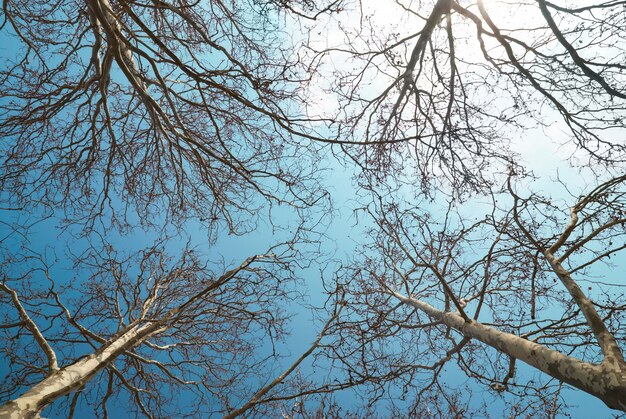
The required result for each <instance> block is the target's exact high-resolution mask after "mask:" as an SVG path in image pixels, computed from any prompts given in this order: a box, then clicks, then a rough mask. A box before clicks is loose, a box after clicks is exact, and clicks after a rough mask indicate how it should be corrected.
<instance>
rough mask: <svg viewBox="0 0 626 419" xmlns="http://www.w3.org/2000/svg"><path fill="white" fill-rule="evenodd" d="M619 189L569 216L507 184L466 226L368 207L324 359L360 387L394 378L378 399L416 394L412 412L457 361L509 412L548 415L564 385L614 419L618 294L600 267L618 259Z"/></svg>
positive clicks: (625, 310)
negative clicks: (337, 340) (336, 341)
mask: <svg viewBox="0 0 626 419" xmlns="http://www.w3.org/2000/svg"><path fill="white" fill-rule="evenodd" d="M625 188H626V177H624V176H621V177H618V178H613V179H611V180H609V181H607V182H605V183H602V184H600V185H598V186H597V187H595V188H594V189H592V190H591V191H590V192H589V193H587V194H584V195H580V196H578V197H576V196H573V197H572V198H573V199H575V201H574V204H573V205H571V206H570V207H569V208H568V207H567V206H566V205H563V204H561V203H560V202H558V203H557V201H556V200H555V199H554V198H553V199H547V198H544V197H542V196H540V195H535V194H533V195H531V196H527V197H522V196H520V195H518V193H517V192H515V189H514V187H513V181H512V179H511V178H510V179H509V183H508V186H507V187H506V188H505V190H504V191H503V192H502V194H501V195H500V196H498V197H497V198H498V200H497V201H495V200H494V204H493V205H494V206H493V209H492V211H491V212H490V213H488V214H487V215H486V216H485V217H483V218H477V219H474V220H471V221H470V218H469V217H468V215H467V214H468V213H467V212H464V211H463V210H462V209H459V207H458V206H457V205H456V204H451V205H450V206H449V207H448V209H447V211H443V213H441V214H440V215H434V214H429V212H428V211H427V210H426V209H420V208H416V207H415V205H414V204H413V203H409V205H404V204H399V203H398V202H388V201H387V202H386V201H385V200H383V199H382V198H381V199H379V201H378V204H377V205H376V206H372V207H370V213H371V215H373V216H374V217H375V220H376V227H375V228H373V229H372V237H373V239H374V240H373V242H372V243H371V245H370V246H369V247H367V248H365V250H364V251H363V254H362V259H363V260H362V261H358V262H357V263H355V264H354V266H353V268H352V269H350V270H347V271H346V272H345V275H344V281H345V282H346V284H345V286H346V289H347V290H348V291H347V295H348V297H346V298H347V301H348V302H349V304H348V310H349V311H350V312H351V313H350V316H349V317H348V318H351V319H352V323H351V324H350V325H349V327H346V328H345V330H341V331H340V333H341V336H342V337H343V338H344V339H345V342H346V343H345V344H344V345H343V347H342V350H341V352H337V353H336V354H335V355H334V356H335V358H337V359H339V360H341V361H343V362H344V363H345V364H346V365H350V366H352V368H354V369H355V370H357V371H360V374H362V375H364V376H366V375H368V374H372V373H379V374H380V371H387V374H390V375H391V374H393V373H395V377H394V379H393V382H391V383H387V384H386V385H387V386H389V388H390V390H388V391H390V392H392V394H393V391H397V392H398V393H400V394H401V395H403V396H404V397H411V396H410V395H411V394H417V401H416V404H415V408H418V407H419V406H420V402H421V403H425V402H427V400H428V398H427V395H428V394H429V393H428V392H429V391H432V390H433V389H438V388H441V387H445V379H446V378H445V377H446V374H445V372H444V370H445V368H446V367H448V366H450V364H453V365H454V364H456V366H452V367H451V368H456V370H458V372H460V373H464V374H466V375H467V376H468V378H470V379H472V380H475V381H478V382H479V383H482V384H483V385H485V386H487V388H489V389H490V390H491V391H492V392H493V394H494V395H497V394H503V395H513V396H517V397H512V398H509V400H513V405H512V406H511V408H512V409H513V410H514V411H515V412H517V413H516V414H522V413H521V412H525V413H524V414H530V412H532V411H535V412H539V411H541V412H544V413H545V412H552V413H551V415H553V414H555V413H556V412H557V411H559V410H558V406H559V405H560V402H559V392H560V390H561V386H562V384H563V383H565V384H568V385H571V386H573V387H576V388H578V389H580V390H583V391H585V392H587V393H590V394H592V395H594V396H596V397H597V398H599V399H601V400H602V401H604V402H605V403H606V405H607V406H609V407H611V408H613V409H618V410H622V411H626V404H625V401H626V379H625V377H626V375H625V372H626V363H625V362H624V357H623V342H624V340H625V339H626V335H625V334H624V321H625V320H626V305H624V301H625V295H624V291H623V283H621V280H619V279H617V278H612V277H611V272H612V271H611V270H607V265H606V264H607V263H610V258H611V257H612V256H615V255H616V254H618V253H619V252H621V251H623V250H624V248H626V245H624V243H623V242H624V240H623V237H624V232H625V230H624V226H625V225H626V218H625V217H624V214H625V213H626V201H625V200H624V197H625V196H626V195H625V191H626V189H625ZM507 196H508V199H507ZM482 209H483V210H484V208H482ZM479 210H480V209H477V208H476V207H474V208H472V210H471V211H472V212H473V213H474V214H476V213H477V212H478V211H479ZM568 216H569V217H568ZM568 218H569V219H568ZM618 266H619V265H618ZM609 267H610V265H609ZM519 361H521V362H523V363H525V364H527V365H530V366H531V367H533V368H534V369H535V370H537V371H540V372H541V373H542V374H533V373H528V369H527V368H526V370H524V369H523V368H522V369H521V371H518V370H519V369H520V367H519V365H520V364H519ZM457 366H458V368H457ZM544 374H545V375H544ZM546 377H548V379H547V380H546ZM393 388H395V390H394V389H393ZM441 391H442V392H444V393H445V392H446V391H445V390H441ZM468 394H471V392H468ZM399 397H400V396H399ZM457 397H458V395H457ZM456 400H457V401H456V402H455V403H458V402H459V399H458V398H457V399H456ZM461 400H463V399H461ZM444 405H445V404H444Z"/></svg>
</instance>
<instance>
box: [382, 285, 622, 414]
mask: <svg viewBox="0 0 626 419" xmlns="http://www.w3.org/2000/svg"><path fill="white" fill-rule="evenodd" d="M394 295H395V296H396V297H397V298H398V299H399V300H401V301H402V302H404V303H406V304H409V305H411V306H412V307H415V308H416V309H418V310H420V311H422V312H424V313H426V314H427V315H428V316H429V317H431V318H432V319H433V320H436V321H439V322H441V323H443V324H445V325H447V326H450V327H451V328H453V329H455V330H457V331H458V332H460V333H462V334H463V335H464V336H466V337H469V338H473V339H476V340H479V341H481V342H483V343H485V344H487V345H489V346H491V347H493V348H495V349H497V350H498V351H500V352H502V353H504V354H507V355H509V356H511V357H513V358H515V359H519V360H520V361H523V362H525V363H526V364H529V365H531V366H533V367H535V368H537V369H538V370H540V371H542V372H544V373H546V374H548V375H550V376H551V377H554V378H556V379H557V380H559V381H563V382H565V383H567V384H570V385H572V386H574V387H576V388H578V389H581V390H583V391H585V392H587V393H590V394H593V395H594V396H596V397H598V398H599V399H600V400H602V401H603V402H604V403H606V405H607V406H609V407H610V408H612V409H619V410H623V411H626V365H624V364H623V363H621V362H617V361H616V360H615V359H614V358H609V359H607V360H605V361H604V362H602V363H601V364H599V365H596V364H589V363H586V362H582V361H580V360H579V359H576V358H573V357H570V356H567V355H564V354H562V353H560V352H557V351H554V350H552V349H548V348H546V347H545V346H542V345H539V344H538V343H535V342H532V341H530V340H527V339H523V338H520V337H519V336H516V335H513V334H510V333H504V332H501V331H499V330H497V329H494V328H493V327H489V326H485V325H483V324H481V323H478V322H476V321H474V320H470V321H466V320H464V319H463V318H462V317H461V316H460V315H459V314H457V313H451V312H443V311H440V310H437V309H436V308H434V307H433V306H431V305H429V304H427V303H425V302H423V301H420V300H417V299H414V298H407V297H405V296H403V295H401V294H399V293H396V292H394Z"/></svg>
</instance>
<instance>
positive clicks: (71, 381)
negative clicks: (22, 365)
mask: <svg viewBox="0 0 626 419" xmlns="http://www.w3.org/2000/svg"><path fill="white" fill-rule="evenodd" d="M163 330H164V327H163V326H161V325H159V324H158V323H147V324H144V325H133V326H130V327H129V328H127V329H126V330H125V331H123V332H122V333H120V334H119V335H118V336H117V337H116V338H115V339H114V340H112V341H110V342H108V343H107V344H105V345H104V346H102V347H101V348H100V349H98V350H97V351H96V352H95V353H93V354H91V355H89V356H86V357H84V358H81V359H79V360H78V361H76V362H74V363H73V364H70V365H68V366H67V367H64V368H61V369H59V370H57V371H56V372H54V373H53V374H51V375H50V376H49V377H47V378H46V379H44V380H43V381H41V382H39V383H37V384H36V385H34V386H33V387H31V388H30V389H29V390H28V391H27V392H26V393H24V394H23V395H21V396H20V397H18V398H16V399H14V400H12V401H10V402H8V403H6V404H5V405H3V406H0V418H3V419H4V418H7V419H30V418H37V417H39V413H40V412H41V411H42V410H43V408H44V407H46V406H47V405H48V404H50V403H52V402H53V401H55V400H56V399H58V398H59V397H61V396H64V395H66V394H68V393H71V392H72V391H75V390H76V389H78V388H80V387H81V386H83V385H84V384H85V383H86V382H87V381H88V380H89V379H91V377H93V376H94V375H95V374H97V373H98V372H99V371H101V370H102V369H104V368H105V367H106V366H107V365H109V364H110V363H111V362H113V361H114V360H115V358H117V356H118V355H120V354H121V353H122V352H124V351H127V350H130V349H132V348H134V347H136V346H137V345H139V344H140V343H142V342H143V341H144V340H146V339H147V338H149V337H150V336H153V335H155V334H157V333H161V332H162V331H163Z"/></svg>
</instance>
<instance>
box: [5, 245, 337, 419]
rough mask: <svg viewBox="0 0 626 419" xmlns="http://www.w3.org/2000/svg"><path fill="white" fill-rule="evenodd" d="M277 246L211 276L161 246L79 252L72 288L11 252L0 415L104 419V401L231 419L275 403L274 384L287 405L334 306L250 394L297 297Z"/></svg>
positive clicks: (132, 408)
mask: <svg viewBox="0 0 626 419" xmlns="http://www.w3.org/2000/svg"><path fill="white" fill-rule="evenodd" d="M280 249H281V248H280V247H277V248H274V249H271V250H272V252H273V253H268V254H264V255H257V256H253V257H251V258H248V259H246V260H245V261H244V262H243V263H241V264H240V265H239V266H237V267H235V268H233V269H230V270H226V271H223V273H219V271H216V270H215V269H214V268H219V267H217V266H216V267H211V266H210V265H208V264H207V263H206V262H204V261H203V260H202V257H201V255H199V252H197V251H195V250H194V249H191V248H187V249H185V250H184V252H183V254H182V256H181V257H180V258H179V259H178V260H173V259H171V258H169V257H168V256H167V255H166V254H165V252H164V250H163V248H162V246H161V245H160V244H158V245H155V246H152V247H150V248H147V249H145V250H143V251H142V252H139V253H137V254H133V255H131V256H124V255H122V254H120V253H119V252H116V251H114V250H113V248H112V246H111V245H108V244H102V245H100V246H91V247H90V248H89V249H87V250H86V251H85V252H84V253H83V254H81V255H80V257H79V258H78V259H77V261H76V263H75V268H74V269H75V270H76V272H79V274H77V275H76V278H74V279H73V281H71V282H70V281H67V280H59V279H55V277H54V273H53V272H54V268H53V267H51V266H49V265H48V264H47V263H46V260H45V259H44V258H42V257H40V256H37V255H33V254H30V255H28V256H25V257H24V258H23V259H16V258H15V255H13V259H12V260H11V261H9V260H7V261H5V262H6V263H5V264H4V266H3V272H2V275H3V279H2V283H0V295H1V299H2V300H1V301H2V306H3V308H2V325H1V326H2V329H1V331H2V334H3V335H4V336H3V341H5V342H7V345H8V346H7V347H5V348H3V353H4V356H5V358H6V359H5V361H8V363H7V365H8V368H9V371H8V374H7V375H6V377H5V380H4V383H3V384H2V387H1V391H2V399H4V400H6V399H7V398H8V399H9V400H11V401H9V402H8V403H6V404H4V405H3V406H2V407H0V416H2V417H5V416H6V417H20V418H21V417H24V418H25V417H33V416H35V415H37V414H39V413H40V412H41V411H42V410H44V409H45V408H47V407H48V406H49V405H51V404H53V403H54V406H56V408H57V409H59V410H60V411H62V412H63V415H64V416H67V417H72V416H73V415H74V414H75V413H77V412H78V411H77V406H81V408H80V410H79V411H80V412H82V414H85V412H87V410H85V409H86V408H87V406H88V407H89V409H91V410H92V412H93V413H95V414H97V415H98V416H101V417H109V411H110V410H109V409H110V405H111V403H116V402H120V401H123V403H124V404H125V405H126V407H125V410H126V411H127V412H133V413H135V414H137V415H141V416H145V417H163V416H165V415H167V414H168V412H169V413H175V414H176V415H180V414H192V415H207V414H215V413H218V412H224V413H226V412H228V411H230V410H232V412H231V413H230V414H229V415H228V416H229V417H235V416H238V415H240V414H243V413H244V412H247V411H249V410H250V409H254V408H256V407H257V406H259V405H263V404H267V403H272V402H274V400H273V399H272V398H271V397H272V396H275V394H274V390H275V389H276V387H279V388H280V389H281V392H280V395H281V396H282V398H283V399H284V400H288V399H289V398H290V395H291V394H292V393H291V392H294V393H296V394H295V395H291V398H296V397H297V393H298V392H297V391H296V389H298V387H297V386H293V387H290V386H289V382H290V380H291V377H290V375H291V374H292V373H293V372H294V371H295V370H297V369H298V367H299V366H300V364H301V363H302V362H303V361H304V360H305V359H306V358H307V357H309V355H311V354H312V353H313V352H314V351H315V350H316V349H317V348H318V346H319V345H320V341H322V339H323V338H324V336H325V335H326V333H327V332H328V330H329V328H330V327H332V326H333V324H334V322H335V320H336V318H337V316H338V315H339V310H340V309H341V307H342V305H341V304H337V302H336V301H334V299H335V297H336V296H330V297H331V300H329V303H328V304H329V305H328V307H327V308H328V309H329V310H330V312H329V313H330V317H329V318H328V320H327V322H326V325H325V326H323V327H322V328H321V331H320V333H319V335H318V337H317V338H316V339H315V340H314V342H313V343H312V344H311V346H310V347H309V348H308V349H307V350H305V351H304V352H303V353H302V355H300V356H299V357H297V359H296V361H295V362H293V364H292V365H291V366H290V367H289V368H287V369H286V370H285V371H284V372H283V373H282V374H279V375H277V377H275V378H274V379H273V380H270V381H269V382H268V384H265V385H263V386H262V387H261V388H260V389H259V390H258V391H256V392H253V393H250V391H251V389H250V388H249V387H250V385H251V383H253V382H254V380H257V379H261V382H262V381H266V380H267V378H264V377H267V376H271V374H272V369H271V368H268V366H270V365H272V362H273V361H272V360H273V359H274V358H275V357H276V356H278V352H277V350H276V348H275V345H278V344H279V343H280V342H281V341H282V340H283V337H284V335H285V333H286V329H285V325H286V320H287V314H288V313H287V311H286V309H285V308H286V307H288V306H289V305H290V304H292V303H293V301H294V299H297V294H298V290H297V287H295V286H294V285H295V284H294V280H295V278H294V273H293V267H292V266H291V265H292V262H289V257H288V255H287V254H285V253H284V252H283V253H282V254H277V253H275V252H279V251H280ZM283 250H284V249H283ZM27 268H28V269H27ZM338 297H339V298H340V297H341V296H340V295H339V296H338ZM331 306H332V307H331ZM258 342H263V344H262V345H259V343H258ZM264 347H265V349H264ZM272 347H274V349H272ZM263 353H266V355H263ZM289 388H291V389H292V390H291V392H290V391H289V390H288V389H289ZM24 390H26V391H25V392H24ZM308 390H309V391H310V392H311V394H314V393H315V391H314V389H312V388H308ZM300 391H301V390H300ZM20 393H23V394H20ZM178 393H182V394H184V395H185V396H184V397H185V398H184V402H183V404H182V405H181V404H179V403H177V402H175V397H176V394H178ZM16 396H17V397H16ZM246 397H250V399H249V400H247V401H246Z"/></svg>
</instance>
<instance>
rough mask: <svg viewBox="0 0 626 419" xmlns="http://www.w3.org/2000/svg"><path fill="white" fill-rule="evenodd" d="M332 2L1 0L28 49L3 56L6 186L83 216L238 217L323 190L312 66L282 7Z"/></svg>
mask: <svg viewBox="0 0 626 419" xmlns="http://www.w3.org/2000/svg"><path fill="white" fill-rule="evenodd" d="M335 3H337V2H330V5H326V6H320V7H318V6H317V5H316V4H314V2H309V1H306V2H302V4H300V3H299V2H289V7H284V5H283V2H276V1H273V0H268V1H260V2H259V1H246V0H244V1H241V2H222V1H217V2H214V1H211V2H191V3H188V2H185V1H174V2H162V1H154V2H147V3H145V2H128V1H109V0H94V1H87V2H81V3H76V2H73V1H66V0H58V1H54V2H45V3H42V2H21V1H13V0H7V1H5V2H4V3H3V23H2V25H1V26H2V28H3V29H4V31H3V33H4V36H7V37H10V39H12V40H13V41H15V40H16V41H17V46H18V48H19V49H18V51H17V52H16V54H15V56H13V57H6V58H7V59H8V62H7V64H6V65H4V66H3V67H2V69H1V70H0V80H1V83H0V84H1V85H2V88H1V89H0V97H1V98H2V102H1V103H0V109H1V111H0V115H1V116H0V135H2V137H3V138H4V139H5V140H4V141H3V145H2V156H3V157H2V159H3V160H2V166H3V170H2V173H1V176H0V187H1V188H2V191H3V192H4V196H5V197H6V194H9V195H10V196H11V198H12V201H13V203H12V205H13V206H14V207H15V206H17V207H25V206H32V205H36V204H44V205H46V206H52V207H53V208H58V207H61V208H63V210H64V211H65V217H66V218H68V219H70V220H79V221H80V222H81V223H84V224H88V223H93V221H94V220H96V219H99V220H101V221H104V223H103V224H104V225H105V226H108V225H116V224H119V225H121V226H123V227H125V226H128V225H129V224H130V225H131V226H132V225H134V223H135V222H134V215H133V214H137V215H138V216H139V217H140V220H141V222H142V223H143V224H144V225H155V224H156V225H159V223H162V222H161V221H160V220H161V219H164V220H165V221H163V222H165V223H175V224H180V223H183V222H184V221H185V220H187V219H188V218H189V217H197V218H200V219H202V220H203V221H204V222H205V223H206V224H208V225H215V224H216V222H221V223H226V225H227V226H228V228H229V229H230V230H231V231H233V232H242V231H248V230H250V229H252V228H253V227H254V225H255V220H256V215H258V214H259V208H260V207H261V206H262V203H263V202H268V201H269V202H270V203H289V204H290V205H291V206H292V207H294V208H296V209H301V208H307V207H310V206H311V205H312V204H313V203H317V204H319V202H318V201H317V199H319V197H320V196H321V195H322V194H323V193H324V192H323V191H320V190H318V189H316V187H315V183H313V182H312V180H314V179H316V177H317V176H318V173H317V170H318V167H317V160H318V158H317V157H316V156H315V150H314V149H313V148H312V147H311V146H310V145H309V144H308V143H309V142H310V141H309V140H306V137H307V132H308V131H310V128H309V127H308V126H307V125H306V124H307V123H308V122H309V120H308V119H307V118H306V117H305V115H304V114H303V112H302V106H303V105H302V104H303V100H304V96H303V94H302V87H303V86H304V85H305V84H306V82H307V78H308V77H309V75H308V74H307V73H306V72H305V71H303V70H306V68H304V67H303V64H302V63H301V62H300V59H299V56H298V52H297V51H295V50H294V48H295V44H296V42H297V40H296V41H294V42H293V43H290V42H289V41H290V39H291V37H288V36H287V35H286V33H285V32H284V29H283V27H284V25H283V24H281V16H283V14H284V13H296V16H305V17H306V16H308V15H307V13H311V14H313V17H314V12H315V13H325V12H330V11H332V10H334V9H333V7H334V6H333V5H334V4H335ZM300 6H302V7H304V11H303V10H302V9H301V8H300ZM305 11H306V13H305ZM284 18H285V19H287V18H288V16H286V15H285V17H284ZM311 18H312V17H311ZM294 136H295V137H294ZM129 210H131V214H128V211H129ZM129 215H130V220H129Z"/></svg>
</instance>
